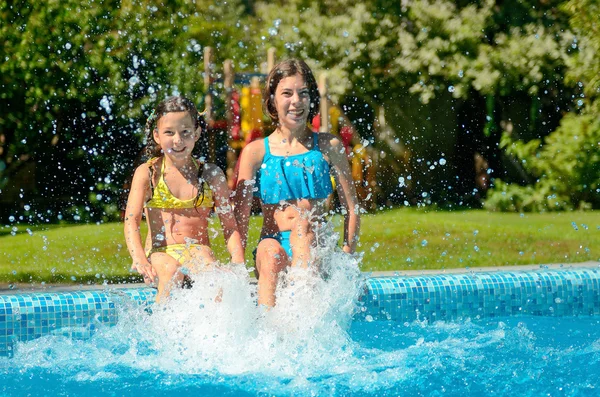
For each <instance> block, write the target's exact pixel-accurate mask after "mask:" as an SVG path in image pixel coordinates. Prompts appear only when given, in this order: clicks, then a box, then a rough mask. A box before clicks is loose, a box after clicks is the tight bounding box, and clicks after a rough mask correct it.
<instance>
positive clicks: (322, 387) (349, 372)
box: [0, 316, 600, 396]
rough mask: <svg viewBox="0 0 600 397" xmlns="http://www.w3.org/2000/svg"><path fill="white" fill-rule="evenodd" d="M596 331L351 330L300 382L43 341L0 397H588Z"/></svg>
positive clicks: (27, 349)
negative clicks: (338, 349) (325, 363)
mask: <svg viewBox="0 0 600 397" xmlns="http://www.w3.org/2000/svg"><path fill="white" fill-rule="evenodd" d="M598 325H599V324H598V320H597V319H595V318H590V317H588V318H559V319H556V318H548V317H533V316H528V317H523V318H519V319H516V318H506V319H496V320H493V321H470V320H462V321H457V322H452V323H447V322H437V323H434V324H423V323H419V322H413V323H411V324H398V323H389V322H372V323H367V322H355V323H353V324H352V326H351V327H350V329H349V335H350V338H349V341H348V343H347V345H346V346H345V349H347V350H348V351H350V354H348V355H344V359H343V360H339V361H338V362H337V363H336V365H333V366H331V367H329V368H327V369H323V368H320V367H319V365H318V363H314V364H315V367H319V368H318V369H313V365H312V364H311V363H304V364H299V365H298V367H297V368H296V371H297V372H298V375H296V374H285V373H283V372H279V373H278V371H277V369H276V368H258V367H254V368H253V367H248V368H246V371H245V372H241V373H237V374H221V373H217V372H214V371H210V370H199V371H189V370H188V369H187V368H184V367H185V366H182V368H178V367H177V366H176V365H173V366H171V367H170V368H169V369H168V370H164V369H161V368H159V367H158V366H154V365H153V364H152V359H153V358H155V357H154V355H156V354H157V353H156V352H153V351H152V348H151V347H150V346H146V347H145V348H144V347H142V348H141V349H139V350H137V351H136V353H135V357H132V353H131V350H130V346H128V342H127V340H125V341H123V340H121V341H115V340H114V339H113V338H114V336H112V335H110V333H107V334H104V335H96V336H95V337H94V338H93V339H92V340H91V341H86V342H81V341H72V340H68V339H66V338H63V337H61V338H47V339H41V340H36V341H34V342H30V343H27V344H25V345H24V346H21V347H20V348H19V350H20V351H19V353H18V354H17V355H16V356H15V357H14V358H13V359H8V358H4V359H0V363H1V364H0V368H1V371H2V375H3V376H2V377H3V378H4V381H3V382H2V385H1V386H0V390H1V391H2V393H3V394H4V395H28V394H31V395H133V394H138V393H144V394H145V395H173V396H181V395H192V394H195V395H205V396H206V395H229V396H246V395H257V394H260V393H264V395H292V394H294V395H356V396H362V395H372V396H398V395H411V396H419V395H423V396H435V395H439V396H442V395H444V396H464V395H490V396H494V395H498V396H505V395H520V396H541V395H550V396H554V395H557V396H560V395H568V396H579V395H581V396H585V395H589V396H594V395H598V394H599V393H598V392H599V387H600V327H599V326H598ZM122 336H126V335H122ZM324 354H327V353H324ZM321 358H322V357H320V356H317V357H314V360H315V361H318V360H320V359H321ZM325 360H329V357H325Z"/></svg>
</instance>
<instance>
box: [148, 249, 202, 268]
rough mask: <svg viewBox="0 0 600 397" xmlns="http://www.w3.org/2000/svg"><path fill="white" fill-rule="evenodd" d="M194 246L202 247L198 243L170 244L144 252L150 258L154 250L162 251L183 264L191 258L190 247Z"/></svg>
mask: <svg viewBox="0 0 600 397" xmlns="http://www.w3.org/2000/svg"><path fill="white" fill-rule="evenodd" d="M196 247H202V245H200V244H171V245H167V246H164V247H156V248H152V249H151V250H149V251H148V252H146V256H147V257H148V258H150V255H152V254H153V253H155V252H164V253H165V254H167V255H170V256H172V257H173V258H174V259H175V260H176V261H177V262H179V263H180V264H182V265H183V264H185V263H186V262H189V261H190V260H191V259H192V249H194V248H196Z"/></svg>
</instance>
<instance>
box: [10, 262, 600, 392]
mask: <svg viewBox="0 0 600 397" xmlns="http://www.w3.org/2000/svg"><path fill="white" fill-rule="evenodd" d="M338 281H339V282H337V281H336V282H333V283H332V281H331V280H329V281H328V283H329V284H327V283H325V282H324V283H323V284H318V283H319V282H320V281H311V282H310V283H308V284H305V285H304V287H307V286H308V287H310V288H305V289H302V287H303V286H302V285H300V284H302V283H300V282H298V280H296V281H294V282H295V283H296V285H295V287H294V288H296V289H295V290H293V291H292V292H291V293H290V295H289V296H287V297H286V296H282V297H280V299H281V300H280V302H283V300H285V299H288V298H289V299H290V300H289V301H288V302H285V303H286V307H287V308H288V309H287V310H286V311H283V310H280V311H277V308H276V310H273V311H272V312H269V313H264V312H263V313H260V312H258V311H257V310H256V308H252V306H251V304H250V303H247V304H241V305H240V304H239V299H240V297H241V296H245V295H246V294H251V293H252V291H251V290H248V289H246V288H248V287H246V286H244V284H243V280H235V279H233V278H232V281H231V284H230V285H231V286H232V288H231V291H232V295H231V296H230V297H229V298H228V295H227V294H225V295H224V301H223V302H222V303H220V304H216V303H214V302H213V301H212V299H211V297H214V292H215V289H214V288H217V289H218V288H219V287H218V286H216V285H212V284H211V282H210V281H209V282H208V283H207V284H206V285H207V286H208V287H207V288H206V289H205V290H203V291H196V292H193V291H194V290H196V288H194V289H193V290H190V291H182V292H181V294H180V295H179V296H177V297H175V299H174V300H175V301H177V302H176V304H177V305H179V304H181V305H184V306H177V307H179V308H181V307H186V308H188V309H187V310H186V312H185V313H184V312H182V311H181V310H169V309H157V308H156V307H154V308H152V309H153V310H154V313H152V314H151V315H150V314H149V313H148V310H147V309H148V308H149V306H147V302H149V301H152V299H153V297H154V292H153V291H152V290H150V289H147V288H115V289H101V290H87V291H71V292H69V291H65V292H40V293H24V294H8V295H6V294H5V295H1V296H0V352H1V354H2V355H4V356H5V357H0V374H2V378H4V382H3V383H2V385H1V386H0V390H2V392H3V393H4V394H11V395H27V394H34V395H49V394H59V395H60V394H65V395H79V394H84V393H85V394H89V395H128V394H134V393H139V392H140V391H143V392H144V393H146V394H149V395H187V394H201V395H257V394H261V395H290V394H295V395H378V396H379V395H440V396H441V395H452V396H454V395H456V396H458V395H461V396H462V395H484V394H485V395H509V394H510V395H513V394H519V395H531V396H534V395H535V396H537V395H573V396H578V395H598V394H599V393H600V391H599V388H600V326H599V322H600V317H599V315H600V285H599V284H598V283H599V281H600V270H598V268H597V267H588V268H565V269H543V268H540V269H538V270H534V271H531V270H530V271H500V272H471V273H459V274H425V275H411V276H387V277H370V278H366V279H363V280H361V281H360V282H358V283H357V280H356V279H354V278H353V277H350V276H349V275H348V274H342V275H341V276H340V278H339V280H338ZM311 283H312V284H311ZM315 283H316V284H315ZM340 283H341V284H340ZM292 284H293V283H292ZM353 284H356V285H359V286H360V287H359V288H356V290H355V291H350V290H351V289H352V288H350V287H349V286H350V285H353ZM211 288H213V289H212V290H211ZM308 290H311V291H312V290H316V291H318V293H317V294H316V295H315V296H312V297H311V296H308V297H307V296H304V295H303V293H305V291H308ZM303 291H304V292H303ZM319 296H320V297H321V298H322V297H327V298H328V299H326V300H325V301H324V304H321V302H323V301H322V299H321V300H318V298H319ZM228 299H229V300H228ZM294 299H295V300H297V301H299V302H301V303H302V307H300V306H298V307H294V303H293V300H294ZM310 299H316V300H313V301H310ZM190 302H192V305H193V308H191V309H189V306H190ZM198 302H200V303H199V304H198ZM311 302H312V303H311ZM350 302H352V304H350ZM219 305H220V306H219ZM283 306H284V305H283V304H282V305H280V306H278V307H283ZM207 313H208V314H207ZM217 313H218V314H217ZM165 324H172V325H173V324H174V325H173V326H172V329H170V330H169V331H164V328H165ZM157 330H159V331H158V332H157Z"/></svg>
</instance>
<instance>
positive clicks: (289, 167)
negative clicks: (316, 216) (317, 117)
mask: <svg viewBox="0 0 600 397" xmlns="http://www.w3.org/2000/svg"><path fill="white" fill-rule="evenodd" d="M318 138H319V137H318V135H317V134H313V145H312V149H311V150H309V151H308V152H306V153H301V154H294V155H291V156H275V155H273V154H271V151H270V150H269V138H265V139H264V142H265V157H264V158H263V162H262V164H261V166H260V168H259V170H258V172H257V175H256V181H257V185H258V191H257V192H256V193H255V196H257V197H260V199H261V200H262V202H263V203H264V204H279V202H281V201H288V200H295V199H324V198H327V196H329V195H330V194H331V193H332V192H333V186H332V184H331V175H330V173H329V163H328V162H327V160H325V157H323V153H321V151H320V150H319V139H318Z"/></svg>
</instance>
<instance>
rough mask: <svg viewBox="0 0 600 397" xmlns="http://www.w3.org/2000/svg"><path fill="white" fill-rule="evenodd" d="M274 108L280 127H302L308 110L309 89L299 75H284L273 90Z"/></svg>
mask: <svg viewBox="0 0 600 397" xmlns="http://www.w3.org/2000/svg"><path fill="white" fill-rule="evenodd" d="M274 103H275V109H276V110H277V119H278V122H279V125H280V126H281V127H285V128H288V129H290V130H294V129H298V128H304V127H305V126H306V122H307V120H308V114H309V111H310V91H309V88H308V86H307V85H306V82H305V81H304V78H303V77H302V76H301V75H300V74H297V75H294V76H289V77H284V78H283V79H281V81H280V82H279V84H278V85H277V89H276V91H275V101H274Z"/></svg>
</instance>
